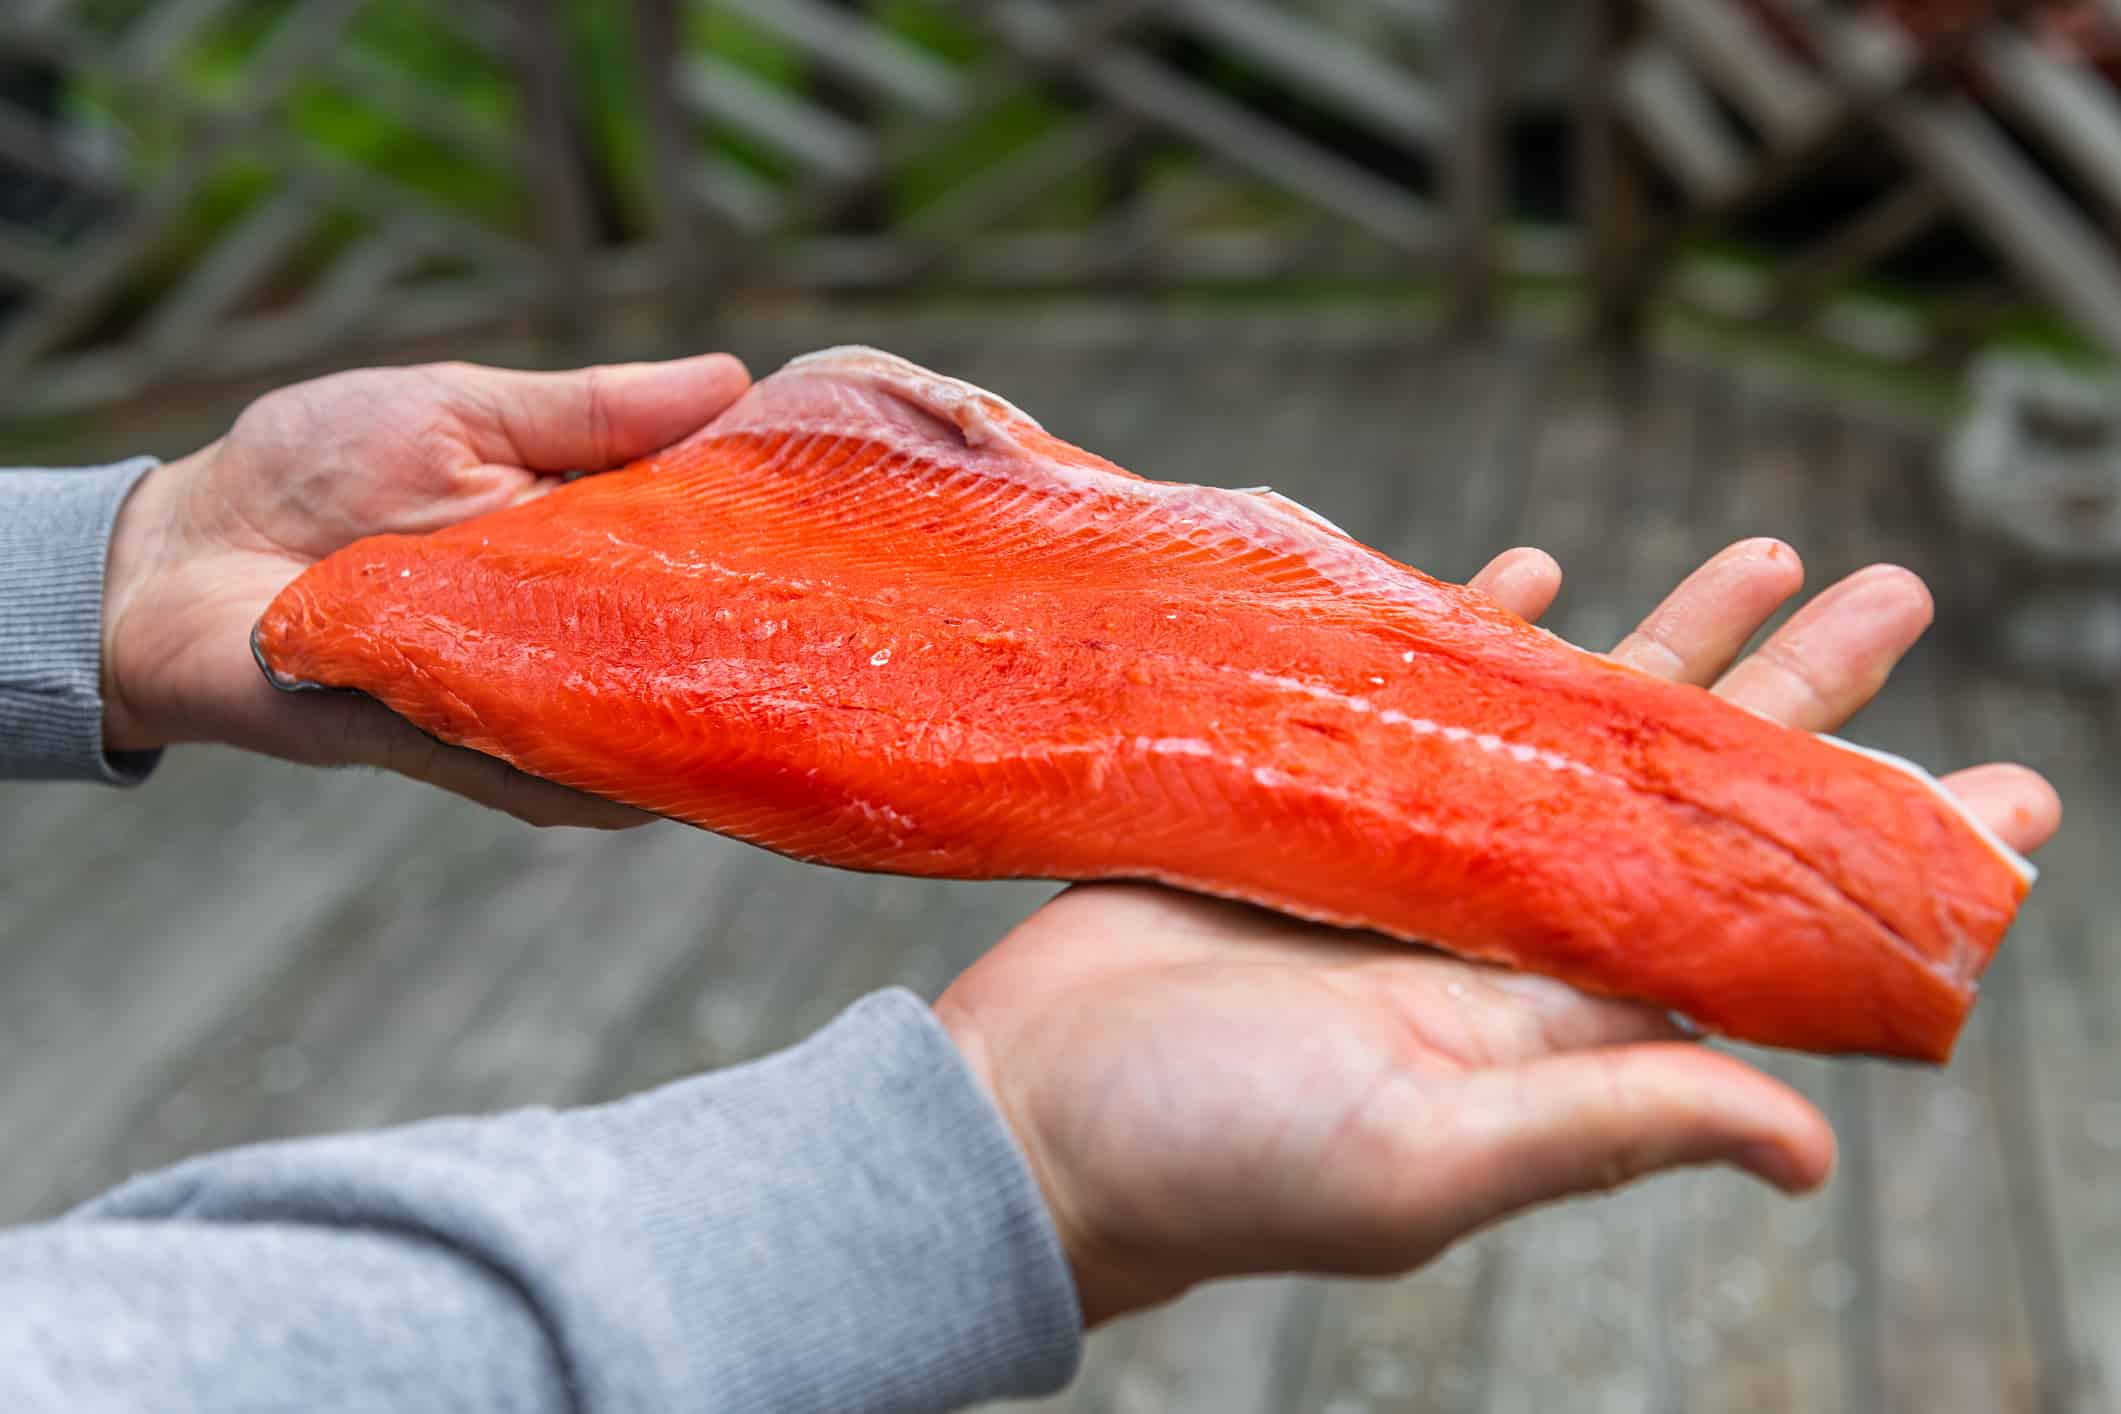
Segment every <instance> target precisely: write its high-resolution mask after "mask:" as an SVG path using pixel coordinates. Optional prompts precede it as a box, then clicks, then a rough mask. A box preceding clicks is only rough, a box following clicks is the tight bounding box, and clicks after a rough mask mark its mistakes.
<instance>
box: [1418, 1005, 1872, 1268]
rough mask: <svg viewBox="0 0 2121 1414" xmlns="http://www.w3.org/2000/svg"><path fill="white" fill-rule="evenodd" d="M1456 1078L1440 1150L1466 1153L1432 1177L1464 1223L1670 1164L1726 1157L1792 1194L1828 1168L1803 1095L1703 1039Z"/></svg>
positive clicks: (1466, 1226) (1827, 1137) (1821, 1131)
mask: <svg viewBox="0 0 2121 1414" xmlns="http://www.w3.org/2000/svg"><path fill="white" fill-rule="evenodd" d="M1465 1079H1466V1087H1467V1088H1466V1089H1465V1090H1464V1091H1463V1092H1461V1093H1460V1094H1459V1095H1457V1096H1454V1098H1453V1102H1452V1104H1451V1106H1450V1109H1449V1112H1448V1115H1447V1116H1445V1117H1443V1118H1444V1121H1445V1122H1448V1123H1449V1124H1450V1125H1451V1133H1450V1135H1449V1142H1448V1144H1447V1145H1446V1147H1445V1152H1451V1153H1456V1154H1461V1155H1463V1156H1464V1157H1463V1158H1462V1159H1460V1160H1459V1161H1458V1162H1457V1163H1455V1164H1453V1165H1452V1166H1451V1169H1450V1171H1448V1172H1445V1173H1439V1174H1434V1175H1432V1178H1434V1179H1435V1180H1438V1181H1440V1182H1441V1184H1442V1191H1445V1192H1448V1193H1451V1194H1454V1195H1456V1198H1455V1203H1456V1204H1457V1205H1459V1206H1458V1210H1457V1211H1456V1212H1455V1213H1454V1214H1453V1218H1454V1222H1455V1225H1456V1226H1457V1228H1458V1230H1461V1231H1464V1230H1470V1229H1472V1228H1475V1227H1478V1226H1480V1225H1482V1224H1484V1223H1488V1222H1492V1221H1494V1220H1495V1219H1497V1218H1500V1217H1502V1216H1504V1215H1505V1214H1508V1213H1513V1212H1517V1211H1519V1210H1520V1209H1523V1208H1528V1207H1531V1206H1533V1205H1535V1204H1539V1203H1546V1202H1551V1201H1554V1200H1555V1199H1559V1198H1567V1197H1572V1196H1575V1195H1578V1194H1588V1193H1599V1192H1605V1191H1609V1190H1611V1189H1615V1188H1619V1187H1622V1186H1624V1185H1626V1184H1629V1183H1633V1182H1635V1181H1636V1180H1638V1179H1642V1178H1646V1177H1648V1176H1649V1175H1651V1174H1655V1173H1661V1172H1664V1171H1666V1170H1668V1169H1676V1168H1686V1167H1693V1166H1698V1165H1702V1164H1715V1163H1722V1164H1730V1165H1732V1166H1734V1167H1736V1168H1740V1169H1743V1170H1745V1171H1746V1172H1749V1173H1751V1174H1753V1175H1754V1176H1756V1177H1758V1178H1760V1179H1762V1180H1764V1181H1766V1182H1768V1183H1771V1184H1773V1185H1775V1186H1776V1187H1778V1188H1781V1189H1783V1190H1784V1191H1785V1192H1790V1193H1801V1192H1807V1191H1810V1190H1811V1189H1814V1188H1817V1187H1818V1186H1819V1185H1820V1184H1822V1183H1824V1182H1825V1181H1826V1177H1827V1175H1828V1173H1829V1172H1831V1170H1832V1168H1833V1163H1834V1134H1833V1130H1832V1129H1831V1128H1829V1127H1828V1125H1827V1122H1826V1119H1825V1117H1824V1116H1822V1115H1821V1114H1820V1113H1819V1111H1818V1110H1817V1109H1816V1108H1815V1107H1814V1106H1813V1105H1812V1104H1811V1102H1810V1101H1808V1100H1806V1099H1805V1098H1804V1097H1803V1096H1802V1095H1799V1094H1798V1093H1797V1092H1796V1091H1795V1090H1792V1089H1791V1088H1790V1087H1789V1086H1787V1085H1784V1084H1783V1083H1782V1082H1780V1081H1778V1080H1774V1079H1771V1078H1770V1077H1768V1076H1766V1075H1764V1074H1762V1073H1761V1072H1759V1071H1757V1070H1755V1069H1753V1068H1752V1067H1751V1066H1748V1065H1746V1064H1744V1063H1743V1062H1741V1061H1739V1060H1737V1059H1735V1058H1733V1057H1731V1056H1728V1055H1724V1054H1722V1053H1721V1052H1717V1051H1712V1050H1709V1049H1707V1048H1705V1047H1700V1046H1680V1045H1670V1044H1652V1045H1641V1046H1622V1047H1615V1048H1610V1049H1605V1050H1592V1051H1579V1052H1575V1053H1573V1054H1569V1055H1561V1056H1550V1057H1547V1058H1545V1059H1541V1060H1536V1061H1531V1062H1529V1063H1527V1064H1525V1065H1522V1066H1518V1067H1516V1068H1514V1069H1509V1070H1495V1071H1481V1072H1476V1073H1474V1074H1471V1075H1468V1076H1467V1077H1466V1078H1465ZM1431 1106H1432V1108H1431V1109H1430V1111H1429V1114H1430V1121H1431V1123H1435V1122H1437V1121H1438V1118H1439V1117H1438V1115H1437V1113H1436V1112H1435V1110H1434V1109H1433V1097H1432V1100H1431ZM1432 1142H1433V1141H1432ZM1423 1187H1424V1188H1425V1189H1426V1190H1427V1196H1428V1197H1431V1198H1433V1195H1434V1194H1435V1192H1436V1191H1438V1190H1437V1189H1436V1188H1435V1187H1432V1186H1430V1185H1429V1184H1424V1185H1423ZM1409 1216H1410V1218H1411V1219H1413V1220H1416V1221H1424V1220H1428V1219H1426V1218H1425V1217H1424V1215H1421V1214H1410V1215H1409Z"/></svg>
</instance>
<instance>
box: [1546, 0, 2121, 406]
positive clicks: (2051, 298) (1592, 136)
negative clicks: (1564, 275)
mask: <svg viewBox="0 0 2121 1414" xmlns="http://www.w3.org/2000/svg"><path fill="white" fill-rule="evenodd" d="M1593 3H1594V5H1595V9H1596V12H1597V19H1596V27H1597V36H1598V38H1597V41H1596V43H1595V45H1594V47H1593V49H1592V52H1591V54H1590V56H1589V57H1590V63H1589V65H1588V66H1587V68H1586V70H1585V75H1584V78H1585V84H1586V87H1587V90H1588V96H1587V98H1586V102H1585V112H1586V114H1587V122H1588V131H1587V133H1586V139H1587V141H1586V151H1587V154H1590V155H1591V158H1592V165H1591V167H1590V168H1589V171H1588V183H1587V189H1586V192H1585V204H1584V209H1585V211H1586V213H1587V220H1588V223H1589V225H1590V227H1591V229H1592V232H1593V237H1592V240H1591V242H1590V245H1591V249H1592V252H1593V255H1592V259H1591V270H1590V274H1591V279H1592V281H1593V284H1594V287H1595V291H1596V295H1595V300H1596V308H1597V311H1598V318H1599V322H1600V325H1601V327H1602V328H1604V329H1605V330H1606V331H1607V332H1608V333H1610V334H1614V335H1618V336H1622V337H1629V336H1632V334H1633V332H1634V330H1635V329H1636V328H1637V327H1638V326H1639V323H1640V320H1641V317H1642V312H1643V311H1644V309H1645V308H1646V307H1647V306H1648V304H1649V301H1650V299H1651V297H1652V295H1653V293H1654V291H1655V290H1656V288H1657V286H1658V284H1659V283H1660V281H1662V280H1664V279H1665V278H1666V277H1667V276H1668V275H1669V274H1670V273H1671V272H1672V271H1674V270H1675V269H1676V268H1678V267H1677V263H1676V262H1675V260H1674V259H1673V257H1674V255H1675V253H1676V252H1677V251H1679V250H1680V249H1681V248H1683V247H1684V246H1685V245H1686V244H1687V243H1689V242H1690V241H1694V240H1698V239H1699V238H1701V237H1704V236H1707V235H1712V234H1715V233H1717V232H1719V231H1721V230H1724V229H1727V228H1728V227H1730V226H1731V225H1732V224H1733V223H1734V222H1736V221H1737V220H1739V219H1740V218H1742V217H1743V216H1744V215H1745V214H1746V213H1747V212H1748V211H1750V210H1753V209H1755V208H1757V207H1758V206H1760V205H1761V204H1763V203H1765V202H1767V201H1769V200H1772V199H1773V198H1775V197H1776V196H1778V195H1780V194H1781V193H1782V192H1784V191H1785V190H1787V189H1788V187H1789V186H1790V185H1791V184H1792V183H1793V182H1795V181H1797V180H1798V179H1799V178H1801V177H1803V176H1804V175H1806V174H1807V173H1808V172H1811V171H1813V170H1814V169H1815V168H1816V167H1817V166H1818V164H1819V163H1820V162H1821V161H1823V160H1825V159H1827V158H1829V157H1830V156H1832V155H1833V154H1834V153H1836V152H1837V151H1841V150H1845V149H1847V148H1849V147H1850V146H1853V145H1858V144H1867V145H1869V146H1870V148H1871V149H1872V150H1873V151H1877V152H1884V153H1889V154H1891V156H1892V158H1893V159H1894V161H1895V164H1896V166H1897V169H1898V172H1899V176H1898V178H1897V181H1896V182H1895V183H1894V184H1892V185H1890V186H1889V187H1888V188H1887V189H1886V190H1884V191H1882V192H1880V193H1879V194H1878V196H1877V197H1876V199H1875V200H1874V201H1873V203H1872V204H1871V205H1870V206H1869V207H1868V208H1867V209H1865V210H1863V211H1861V212H1860V213H1858V214H1857V215H1856V216H1854V217H1853V218H1852V219H1850V220H1849V221H1848V222H1847V223H1846V224H1844V225H1842V226H1841V227H1839V228H1838V229H1835V230H1833V231H1831V232H1829V233H1828V234H1826V235H1825V236H1824V237H1823V238H1821V239H1819V240H1818V241H1817V242H1816V243H1815V244H1813V245H1811V246H1810V247H1809V248H1807V249H1803V250H1799V251H1796V252H1792V253H1786V254H1784V255H1783V256H1782V257H1781V259H1780V260H1779V261H1778V262H1777V264H1776V265H1775V266H1774V267H1773V268H1771V269H1767V270H1764V271H1760V272H1757V273H1747V274H1739V275H1732V274H1730V273H1729V272H1726V275H1725V277H1724V278H1722V279H1720V280H1717V281H1713V282H1711V281H1701V280H1695V281H1693V282H1691V284H1690V286H1689V287H1688V288H1686V289H1685V290H1683V291H1681V292H1680V293H1681V294H1682V296H1683V297H1685V298H1689V299H1691V300H1692V302H1694V303H1696V304H1698V305H1701V306H1704V307H1707V308H1710V309H1712V310H1714V311H1715V312H1716V313H1719V314H1722V315H1726V316H1729V317H1734V318H1739V319H1745V320H1757V321H1762V322H1766V323H1771V324H1777V325H1781V326H1785V327H1796V328H1804V329H1808V330H1809V332H1812V333H1815V334H1821V335H1824V336H1825V337H1827V338H1829V339H1831V340H1833V341H1835V342H1839V343H1843V344H1847V345H1850V346H1853V347H1856V348H1859V349H1862V350H1864V351H1866V352H1870V353H1875V354H1878V355H1881V356H1885V357H1890V358H1898V359H1922V360H1928V361H1932V362H1942V363H1947V364H1957V363H1959V362H1961V361H1963V360H1964V359H1965V358H1966V357H1967V356H1968V355H1969V354H1970V353H1972V352H1973V351H1974V350H1975V348H1976V347H1978V346H1979V344H1980V343H1981V342H1982V340H1983V338H1984V337H1985V336H1986V334H1987V333H1988V332H1989V330H1990V329H1992V328H1993V326H1994V325H1995V324H1996V322H1997V321H1998V320H1999V319H2000V318H2001V317H2003V316H2005V315H2007V314H2009V313H2011V312H2012V311H2013V310H2014V309H2016V308H2018V307H2020V306H2022V305H2024V304H2025V303H2027V302H2028V300H2030V301H2037V302H2039V303H2040V304H2042V305H2044V307H2045V308H2046V309H2048V310H2050V311H2052V312H2053V313H2054V314H2056V315H2059V316H2060V317H2061V318H2062V319H2064V320H2067V321H2068V322H2070V323H2071V324H2073V325H2075V326H2076V328H2077V329H2078V330H2079V331H2080V332H2081V333H2082V334H2083V335H2084V336H2085V337H2086V338H2087V339H2088V340H2090V341H2091V342H2092V343H2094V344H2095V345H2097V346H2099V347H2101V348H2103V349H2105V350H2106V351H2107V352H2108V353H2109V354H2113V355H2121V256H2117V247H2116V244H2115V239H2114V233H2115V231H2116V229H2121V227H2117V226H2116V221H2117V218H2121V96H2117V93H2116V89H2115V86H2114V82H2113V80H2112V78H2111V77H2110V75H2109V74H2108V73H2107V72H2104V71H2102V68H2101V66H2100V65H2098V64H2097V63H2096V62H2095V61H2094V60H2095V56H2093V55H2090V54H2087V53H2086V52H2085V50H2084V47H2083V44H2082V42H2081V41H2082V38H2083V36H2084V35H2085V34H2086V32H2087V31H2086V29H2085V25H2086V24H2087V23H2088V24H2090V25H2093V26H2098V27H2101V28H2102V29H2104V28H2106V27H2111V28H2113V29H2114V30H2116V31H2121V0H2100V3H2098V4H2097V5H2091V4H2085V3H2074V4H2062V5H2056V4H2047V5H2040V4H2028V3H2022V2H2021V3H2009V2H2008V0H1993V2H1992V3H1990V4H1987V5H1974V6H1964V7H1960V8H1961V9H1962V10H1965V11H1971V12H1972V13H1973V18H1972V19H1971V21H1970V22H1968V23H1965V24H1963V25H1961V26H1959V27H1957V28H1950V29H1938V30H1930V31H1928V32H1923V31H1922V30H1920V29H1919V28H1918V27H1916V26H1912V25H1910V24H1909V23H1907V21H1908V19H1909V18H1910V17H1912V16H1917V15H1919V12H1920V11H1921V9H1922V7H1921V6H1919V5H1912V4H1909V3H1906V0H1903V2H1902V3H1901V4H1899V5H1896V6H1889V7H1884V8H1881V7H1878V6H1875V5H1872V6H1865V5H1853V4H1840V3H1831V0H1593ZM2060 20H2067V21H2070V22H2072V23H2070V24H2069V25H2068V27H2067V28H2064V27H2063V26H2062V25H2061V24H2059V23H2058V21H2060ZM2073 34H2074V36H2075V39H2074V40H2072V38H2071V36H2072V35H2073ZM2006 122H2007V123H2008V126H2006ZM1652 168H1654V169H1656V170H1657V171H1658V172H1660V173H1661V174H1662V175H1664V176H1665V177H1666V178H1668V179H1669V180H1670V181H1671V183H1672V184H1674V185H1676V187H1677V188H1678V190H1679V193H1680V196H1679V207H1680V210H1679V213H1678V214H1677V216H1676V218H1674V217H1673V216H1671V215H1669V214H1666V213H1659V214H1658V215H1657V216H1656V217H1655V218H1654V219H1653V218H1652V217H1651V216H1650V214H1649V211H1648V207H1647V204H1646V200H1645V197H1644V195H1643V193H1644V191H1645V188H1646V185H1647V180H1648V178H1647V169H1652ZM2080 193H2081V198H2080V196H2079V194H2080ZM1947 221H1951V222H1957V223H1960V224H1961V225H1963V226H1964V227H1965V228H1967V229H1969V230H1971V231H1973V232H1975V233H1977V234H1978V235H1979V237H1980V238H1981V239H1982V240H1983V241H1984V242H1985V243H1986V244H1987V245H1988V246H1989V247H1990V248H1991V249H1992V250H1993V251H1994V252H1995V254H1996V255H1997V256H1998V257H1999V258H2000V262H2001V266H2002V270H2003V273H2004V276H2005V279H2004V280H2003V281H2002V282H2000V283H1999V284H1996V285H1993V286H1988V287H1982V288H1976V289H1972V290H1966V291H1960V292H1956V293H1955V294H1954V295H1952V296H1951V297H1949V298H1945V299H1941V300H1936V301H1932V302H1931V307H1930V308H1929V309H1928V310H1927V311H1924V312H1915V311H1911V310H1909V309H1908V308H1906V307H1888V306H1883V305H1880V304H1878V303H1876V302H1865V301H1861V300H1856V299H1849V298H1842V299H1839V300H1836V299H1835V298H1834V296H1836V295H1837V294H1839V293H1844V292H1846V291H1848V290H1849V289H1850V288H1851V287H1853V286H1855V285H1857V284H1858V283H1859V282H1860V280H1861V277H1862V276H1863V275H1864V274H1865V273H1866V272H1867V271H1868V270H1870V269H1872V268H1874V267H1875V266H1876V265H1877V264H1878V263H1879V262H1881V261H1883V260H1884V259H1886V258H1887V257H1889V256H1890V255H1892V254H1893V252H1895V251H1897V250H1900V249H1902V248H1903V247H1905V246H1906V245H1908V244H1909V243H1910V242H1912V241H1914V240H1915V239H1916V238H1917V237H1919V236H1921V235H1923V234H1924V233H1925V232H1927V231H1929V230H1931V229H1933V228H1934V227H1936V226H1937V225H1938V224H1940V223H1943V222H1947Z"/></svg>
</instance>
